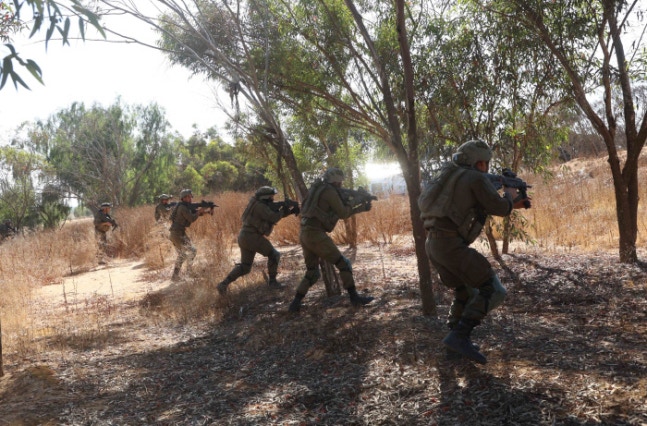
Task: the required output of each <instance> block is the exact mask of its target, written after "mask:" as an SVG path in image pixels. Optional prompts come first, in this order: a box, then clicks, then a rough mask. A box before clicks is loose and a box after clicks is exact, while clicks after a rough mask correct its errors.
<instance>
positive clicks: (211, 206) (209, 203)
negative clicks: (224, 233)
mask: <svg viewBox="0 0 647 426" xmlns="http://www.w3.org/2000/svg"><path fill="white" fill-rule="evenodd" d="M199 207H202V208H203V209H208V210H209V214H210V215H211V216H213V209H214V208H215V207H218V206H217V205H216V203H214V202H213V201H206V200H202V201H200V202H199V203H190V204H189V208H190V209H191V211H192V212H196V211H197V210H198V208H199Z"/></svg>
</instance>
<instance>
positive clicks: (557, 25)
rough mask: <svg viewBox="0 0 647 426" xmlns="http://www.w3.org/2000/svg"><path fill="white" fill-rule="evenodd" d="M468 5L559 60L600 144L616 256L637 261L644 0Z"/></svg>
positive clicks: (504, 0)
mask: <svg viewBox="0 0 647 426" xmlns="http://www.w3.org/2000/svg"><path fill="white" fill-rule="evenodd" d="M474 4H475V5H476V6H477V7H479V8H481V9H482V10H489V11H492V12H495V13H498V14H500V16H501V17H502V19H506V20H507V21H509V22H518V23H520V24H522V25H524V26H525V27H526V28H528V30H530V31H532V33H533V34H534V36H535V40H536V42H537V43H538V44H541V45H543V46H545V47H546V48H547V49H548V50H549V51H550V53H551V55H552V56H553V57H554V58H555V59H556V60H557V62H558V63H559V65H560V67H561V69H562V71H563V74H565V76H566V78H565V83H567V84H568V87H569V90H570V93H571V96H572V97H573V99H574V100H575V102H576V103H577V105H578V107H579V108H580V109H581V110H582V112H583V113H584V114H585V115H586V117H587V118H588V120H589V121H590V122H591V124H592V126H593V127H594V128H595V130H596V132H597V133H598V134H599V135H600V137H601V138H602V139H603V140H604V144H605V146H606V150H607V154H608V162H609V167H610V170H611V176H612V178H613V187H614V194H615V201H616V216H617V221H618V231H619V257H620V261H621V262H625V263H633V262H636V261H637V260H638V259H637V252H636V238H637V235H638V225H637V219H638V201H639V197H638V190H639V179H638V158H639V156H640V153H641V151H642V149H643V147H644V145H645V140H646V139H647V109H644V108H642V109H641V108H640V107H639V106H638V105H637V104H636V99H635V95H634V91H635V88H636V86H637V85H639V84H641V83H642V82H644V80H645V75H646V71H647V67H646V64H647V62H646V59H647V58H646V57H645V45H646V43H647V42H646V41H645V32H646V31H647V26H646V25H645V24H644V21H643V17H644V14H645V4H644V2H641V1H639V0H630V1H616V0H593V1H591V0H587V1H582V0H569V1H560V2H552V3H551V2H548V3H547V2H545V1H540V0H501V1H497V0H494V1H480V0H475V1H474ZM598 88H599V89H600V90H596V89H598ZM616 91H617V92H619V93H621V96H622V103H621V106H620V107H618V108H616V107H615V105H614V103H613V99H614V92H616ZM595 99H600V100H601V101H602V103H603V105H604V109H603V110H602V111H598V110H596V109H595V107H594V100H595ZM620 133H624V139H626V156H622V155H620V153H619V149H618V146H617V142H618V139H619V134H620Z"/></svg>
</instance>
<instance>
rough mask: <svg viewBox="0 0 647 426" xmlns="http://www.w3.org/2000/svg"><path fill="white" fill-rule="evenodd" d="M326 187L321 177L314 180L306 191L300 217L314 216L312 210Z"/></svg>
mask: <svg viewBox="0 0 647 426" xmlns="http://www.w3.org/2000/svg"><path fill="white" fill-rule="evenodd" d="M324 189H326V182H324V181H323V180H322V179H320V180H317V181H315V183H313V184H312V186H311V187H310V191H308V196H307V197H306V199H305V200H303V204H302V205H301V217H314V214H313V210H314V209H315V208H316V207H317V204H318V203H319V197H320V196H321V193H322V192H323V191H324Z"/></svg>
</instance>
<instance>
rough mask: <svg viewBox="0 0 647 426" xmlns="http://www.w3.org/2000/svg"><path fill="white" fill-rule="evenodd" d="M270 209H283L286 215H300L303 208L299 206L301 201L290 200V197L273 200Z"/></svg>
mask: <svg viewBox="0 0 647 426" xmlns="http://www.w3.org/2000/svg"><path fill="white" fill-rule="evenodd" d="M270 209H272V211H275V212H280V211H283V215H284V216H287V215H290V214H293V215H295V216H298V215H299V213H301V209H300V208H299V203H298V202H297V201H293V200H290V199H289V198H286V199H285V200H283V201H272V202H271V203H270ZM286 212H287V213H286Z"/></svg>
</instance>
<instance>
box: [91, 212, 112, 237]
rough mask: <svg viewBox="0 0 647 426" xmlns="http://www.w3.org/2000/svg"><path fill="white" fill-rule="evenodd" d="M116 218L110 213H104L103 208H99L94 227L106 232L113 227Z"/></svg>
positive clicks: (98, 230)
mask: <svg viewBox="0 0 647 426" xmlns="http://www.w3.org/2000/svg"><path fill="white" fill-rule="evenodd" d="M114 222H115V220H114V219H113V218H112V216H110V213H104V211H103V210H98V211H97V212H96V213H95V214H94V229H95V230H96V231H97V232H103V233H104V234H105V233H106V232H108V231H109V230H110V228H112V224H113V223H114Z"/></svg>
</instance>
